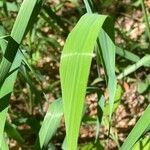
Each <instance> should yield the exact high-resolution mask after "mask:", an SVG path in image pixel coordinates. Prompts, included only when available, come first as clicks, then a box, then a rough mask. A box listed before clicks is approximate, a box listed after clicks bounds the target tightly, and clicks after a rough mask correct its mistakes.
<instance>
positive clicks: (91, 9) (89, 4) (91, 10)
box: [83, 0, 96, 13]
mask: <svg viewBox="0 0 150 150" xmlns="http://www.w3.org/2000/svg"><path fill="white" fill-rule="evenodd" d="M83 1H84V4H85V7H86V11H87V13H94V12H96V11H95V7H94V5H93V2H92V0H83Z"/></svg>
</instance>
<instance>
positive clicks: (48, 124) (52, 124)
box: [35, 99, 63, 150]
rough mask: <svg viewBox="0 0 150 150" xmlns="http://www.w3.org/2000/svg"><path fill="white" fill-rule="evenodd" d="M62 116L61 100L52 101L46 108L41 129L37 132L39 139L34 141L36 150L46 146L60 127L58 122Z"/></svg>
mask: <svg viewBox="0 0 150 150" xmlns="http://www.w3.org/2000/svg"><path fill="white" fill-rule="evenodd" d="M62 115H63V105H62V100H61V99H59V100H56V101H54V102H53V103H52V104H51V105H50V106H49V108H48V111H47V113H46V116H45V118H44V121H43V123H42V126H41V129H40V131H39V137H38V140H37V141H36V146H35V149H36V150H40V149H42V148H43V147H44V146H47V145H48V142H49V141H50V139H51V138H52V136H53V135H54V133H55V132H56V130H57V128H58V127H59V125H60V120H61V118H62Z"/></svg>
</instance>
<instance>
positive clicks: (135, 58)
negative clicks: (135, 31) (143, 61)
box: [116, 46, 140, 62]
mask: <svg viewBox="0 0 150 150" xmlns="http://www.w3.org/2000/svg"><path fill="white" fill-rule="evenodd" d="M116 54H118V55H119V56H122V57H124V58H126V59H128V60H130V61H132V62H137V61H139V60H140V57H139V56H137V55H135V54H134V53H132V52H130V51H127V50H124V49H122V48H120V47H118V46H116Z"/></svg>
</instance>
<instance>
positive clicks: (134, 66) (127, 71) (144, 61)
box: [117, 55, 150, 79]
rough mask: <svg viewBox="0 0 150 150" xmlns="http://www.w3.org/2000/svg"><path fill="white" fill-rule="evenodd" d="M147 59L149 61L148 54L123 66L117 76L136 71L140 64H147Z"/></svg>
mask: <svg viewBox="0 0 150 150" xmlns="http://www.w3.org/2000/svg"><path fill="white" fill-rule="evenodd" d="M149 61H150V55H147V56H144V57H143V58H141V59H140V60H139V61H138V62H137V63H135V64H133V65H131V66H128V67H127V68H125V69H124V71H123V72H122V73H121V74H119V76H118V77H117V78H118V79H122V78H123V77H125V76H127V75H129V74H131V73H132V72H134V71H136V70H137V69H138V68H140V67H141V66H144V65H147V63H148V62H149Z"/></svg>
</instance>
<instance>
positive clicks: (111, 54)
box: [98, 22, 117, 121]
mask: <svg viewBox="0 0 150 150" xmlns="http://www.w3.org/2000/svg"><path fill="white" fill-rule="evenodd" d="M110 23H111V22H110ZM111 26H112V27H113V25H111ZM108 28H109V27H107V26H106V25H105V29H106V31H107V29H108ZM106 31H104V30H103V29H102V30H100V34H99V37H98V47H99V50H100V54H101V58H102V62H103V66H104V68H105V72H106V79H107V86H108V92H109V120H110V121H111V116H112V113H113V105H114V99H115V94H116V86H117V80H116V75H115V45H114V43H113V40H114V38H113V36H111V35H113V34H112V33H113V30H108V31H107V33H108V34H109V35H110V36H108V34H107V33H106Z"/></svg>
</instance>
